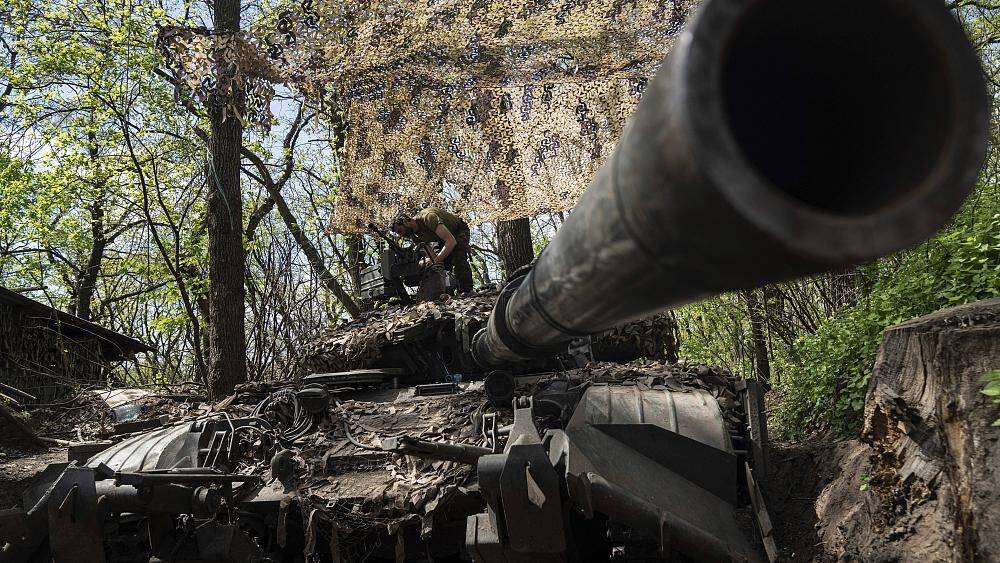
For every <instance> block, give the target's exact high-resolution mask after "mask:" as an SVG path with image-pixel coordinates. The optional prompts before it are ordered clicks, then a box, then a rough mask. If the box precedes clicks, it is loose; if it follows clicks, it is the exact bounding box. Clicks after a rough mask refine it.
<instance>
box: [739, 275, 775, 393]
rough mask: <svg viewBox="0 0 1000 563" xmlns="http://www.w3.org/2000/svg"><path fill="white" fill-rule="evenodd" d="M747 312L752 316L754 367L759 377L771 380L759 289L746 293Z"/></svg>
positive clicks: (751, 332)
mask: <svg viewBox="0 0 1000 563" xmlns="http://www.w3.org/2000/svg"><path fill="white" fill-rule="evenodd" d="M745 295H746V299H747V313H748V314H749V316H750V339H751V340H752V341H753V367H754V373H755V375H756V376H757V379H759V380H761V381H770V380H771V362H770V361H769V360H768V357H767V333H766V332H765V327H766V325H765V320H764V308H763V307H762V306H761V303H760V299H758V297H757V290H755V289H751V290H749V291H747V292H746V293H745Z"/></svg>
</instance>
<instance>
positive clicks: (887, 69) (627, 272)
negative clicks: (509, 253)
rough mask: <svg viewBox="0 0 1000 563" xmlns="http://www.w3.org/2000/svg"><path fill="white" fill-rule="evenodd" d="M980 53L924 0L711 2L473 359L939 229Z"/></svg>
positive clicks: (979, 96) (974, 121) (525, 351)
mask: <svg viewBox="0 0 1000 563" xmlns="http://www.w3.org/2000/svg"><path fill="white" fill-rule="evenodd" d="M988 116H989V102H988V98H987V93H986V88H985V82H984V79H983V74H982V70H981V68H980V66H979V60H978V57H977V55H976V53H975V51H974V50H973V48H972V46H971V45H970V44H969V42H968V40H967V38H966V36H965V34H964V32H963V30H962V28H961V26H960V25H959V24H958V22H957V21H956V20H955V18H954V17H953V16H952V15H951V13H950V12H949V11H948V10H947V9H946V7H945V6H944V5H943V3H941V2H940V1H937V0H906V1H903V0H843V1H840V2H815V1H802V0H707V1H706V2H704V3H703V4H702V6H701V7H700V9H699V10H698V12H697V13H696V14H695V15H694V16H693V19H692V20H691V21H690V22H689V23H688V25H687V27H686V28H685V29H684V30H683V32H682V33H681V34H680V35H679V37H678V39H677V41H676V43H675V44H674V46H673V48H672V51H671V53H670V55H669V56H668V57H667V58H666V59H665V60H664V62H663V64H662V65H661V67H660V70H659V72H658V73H657V74H656V76H655V77H654V78H653V79H651V80H650V81H649V84H648V85H647V86H646V88H645V92H644V94H643V99H642V101H641V102H640V103H639V105H638V107H637V108H636V110H635V112H634V114H633V116H632V117H631V119H630V121H629V124H628V125H627V127H626V128H625V131H624V132H623V134H622V137H621V139H620V141H619V142H618V144H617V146H616V147H615V149H614V151H613V153H612V154H611V156H610V157H609V158H608V159H607V161H606V162H605V163H604V165H603V166H602V167H601V168H600V170H599V172H598V173H597V175H596V177H595V178H594V179H593V181H592V182H591V184H590V186H589V187H588V189H587V191H586V192H585V193H584V195H583V197H582V198H581V200H580V202H579V203H578V204H577V205H576V207H575V208H574V210H573V212H572V214H571V215H570V216H569V218H568V219H567V220H566V222H565V223H564V224H563V225H562V226H561V228H560V229H559V232H558V234H557V236H556V237H555V238H554V239H553V240H552V242H551V244H549V246H548V247H547V248H546V249H545V251H544V252H543V253H542V254H541V256H540V257H539V259H538V261H537V263H536V264H535V266H534V268H533V269H532V270H531V272H530V273H529V274H528V275H527V276H526V277H525V278H523V280H522V281H521V283H520V284H519V285H516V286H513V287H508V289H507V290H505V292H504V294H503V295H502V297H501V299H500V301H499V302H498V304H497V307H496V308H495V309H494V310H493V313H492V314H491V316H490V320H489V322H488V325H487V327H486V328H485V329H483V330H482V331H481V332H480V333H479V334H478V335H477V336H476V339H475V341H474V343H473V354H474V356H475V357H476V360H477V362H479V363H480V364H482V365H484V366H493V365H502V364H504V363H505V362H510V361H518V360H520V359H524V358H527V357H531V356H537V355H543V354H548V353H551V352H552V350H553V347H554V346H558V345H560V344H564V343H565V342H566V341H568V340H571V339H573V338H575V337H579V336H584V335H590V334H596V333H599V332H602V331H604V330H607V329H609V328H611V327H613V326H615V325H617V324H620V323H622V322H626V321H629V320H632V319H636V318H640V317H642V316H645V315H648V314H650V313H653V312H656V311H661V310H663V309H666V308H669V307H674V306H679V305H682V304H686V303H690V302H692V301H695V300H697V299H700V298H704V297H707V296H711V295H714V294H718V293H721V292H724V291H729V290H737V289H746V288H752V287H757V286H760V285H764V284H767V283H772V282H777V281H782V280H787V279H793V278H797V277H802V276H806V275H810V274H816V273H819V272H823V271H829V270H833V269H837V268H842V267H846V266H849V265H853V264H858V263H862V262H865V261H869V260H872V259H875V258H878V257H881V256H885V255H887V254H890V253H893V252H896V251H899V250H902V249H905V248H908V247H911V246H913V245H915V244H918V243H919V242H921V241H923V240H925V239H926V238H928V237H930V236H931V235H932V234H933V233H934V232H936V231H937V230H938V229H940V228H941V227H942V226H944V225H945V224H946V223H947V222H948V221H949V219H950V218H951V217H952V216H953V214H954V213H955V211H956V210H957V209H958V208H959V207H960V206H961V204H962V202H963V201H964V199H965V197H966V196H967V195H968V193H969V190H970V189H971V187H972V186H973V185H974V184H975V182H976V180H977V178H978V175H979V170H980V167H981V165H982V162H983V159H984V157H985V151H986V146H987V132H988V126H989V119H988Z"/></svg>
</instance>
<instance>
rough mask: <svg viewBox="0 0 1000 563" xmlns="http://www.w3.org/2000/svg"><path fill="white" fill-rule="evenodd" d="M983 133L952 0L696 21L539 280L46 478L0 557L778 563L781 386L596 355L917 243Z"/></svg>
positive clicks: (975, 155)
mask: <svg viewBox="0 0 1000 563" xmlns="http://www.w3.org/2000/svg"><path fill="white" fill-rule="evenodd" d="M987 128H988V104H987V96H986V89H985V86H984V81H983V77H982V73H981V70H980V68H979V66H978V59H977V57H976V54H975V53H974V51H973V49H972V47H971V46H970V45H969V43H968V41H967V40H966V38H965V36H964V34H963V31H962V29H961V27H960V26H959V25H958V23H957V22H956V21H955V20H954V19H953V17H952V16H951V14H950V13H949V12H948V11H947V10H946V9H945V7H944V6H943V5H942V4H941V3H940V2H936V1H934V0H910V1H908V2H899V1H898V0H864V1H861V0H846V1H842V2H838V3H835V4H830V3H814V2H801V1H800V0H754V1H751V0H707V1H706V2H704V3H703V4H702V5H701V7H700V8H699V10H698V12H697V13H696V15H695V16H694V17H693V18H692V19H691V20H690V21H689V23H688V25H687V27H686V28H685V30H684V31H683V32H682V33H681V35H680V37H679V39H678V41H677V42H676V44H675V46H674V48H673V50H672V52H671V54H670V55H669V56H668V57H667V58H666V59H665V60H664V62H663V64H662V66H661V68H660V71H659V72H658V73H657V75H656V77H655V78H654V79H653V80H651V81H650V83H649V86H648V88H647V90H646V91H645V94H644V97H643V100H642V102H641V103H640V104H639V106H638V108H637V110H636V112H635V114H634V115H633V116H632V118H631V119H630V122H629V125H628V126H627V128H626V130H625V132H624V134H623V136H622V138H621V140H620V141H619V143H618V145H617V146H616V149H615V151H614V153H613V155H612V156H611V157H610V158H609V160H608V161H607V162H606V163H605V165H604V166H603V167H602V168H601V170H600V171H599V173H598V174H597V176H596V177H595V178H594V180H593V182H592V184H591V185H590V187H589V188H588V190H587V191H586V193H585V195H584V196H583V198H582V200H581V201H580V202H579V203H578V205H577V206H576V208H575V209H574V211H573V213H572V214H571V215H570V217H569V219H568V220H567V221H566V222H565V224H564V225H563V226H562V227H561V229H560V230H559V232H558V234H557V235H556V236H555V238H554V239H553V240H552V242H551V244H550V245H549V246H548V247H547V248H546V249H545V250H544V251H543V252H542V253H541V255H540V257H539V258H538V260H537V261H536V262H535V263H534V264H533V266H532V268H531V269H530V270H528V271H526V272H524V273H522V275H519V276H517V277H515V278H514V279H513V280H511V281H510V282H509V283H507V284H506V286H505V287H504V288H503V289H502V290H501V291H500V292H499V294H498V295H496V296H488V295H483V296H479V297H475V298H472V299H471V300H458V299H455V300H450V301H446V302H444V303H441V302H436V303H423V304H420V305H416V306H410V307H404V308H398V309H386V310H383V311H379V312H377V313H375V314H373V315H371V316H370V317H368V318H366V319H364V320H362V321H359V322H358V323H356V324H354V325H350V326H347V327H341V328H340V329H338V330H335V331H332V332H331V333H329V334H327V335H326V336H325V337H324V338H323V339H321V340H320V341H319V343H317V344H316V345H315V346H314V347H313V348H312V349H311V350H310V351H309V354H308V359H307V360H306V362H305V364H304V367H305V368H306V369H305V373H303V374H302V377H298V378H296V379H295V380H294V381H288V382H280V383H277V384H272V385H255V386H253V385H252V386H246V387H243V388H241V389H239V390H238V392H237V393H236V395H234V397H232V398H231V399H227V400H226V401H223V402H222V403H220V404H216V405H206V406H205V407H204V409H202V411H201V413H202V414H201V415H200V416H197V417H195V418H193V419H192V418H188V419H185V420H181V421H172V422H170V423H167V424H166V425H165V426H162V427H159V428H152V429H149V430H140V431H136V432H133V433H131V434H130V435H118V436H116V437H115V440H116V443H115V444H113V445H111V446H110V447H108V448H107V449H106V450H104V451H102V452H99V453H97V454H95V455H92V456H91V457H89V458H88V459H86V460H83V461H84V462H83V463H81V464H79V465H78V466H70V467H64V468H60V467H56V468H53V469H52V471H47V472H46V474H44V475H43V477H42V478H41V479H40V481H39V483H37V484H36V486H33V487H31V490H30V491H28V492H26V501H25V509H24V510H22V511H14V512H8V513H6V514H4V515H3V516H2V518H3V520H2V521H0V523H2V524H3V525H2V526H0V530H3V533H4V537H2V538H0V544H2V545H4V547H3V549H4V551H3V555H4V557H5V558H6V559H13V560H16V561H20V560H48V559H49V558H51V557H54V558H55V559H56V560H57V561H59V560H86V561H104V560H109V559H110V560H115V561H163V560H171V559H180V560H191V561H301V560H310V561H312V560H318V561H343V560H348V561H352V560H387V561H388V560H394V561H427V560H458V559H471V560H474V561H478V562H484V563H492V562H501V561H503V562H511V561H567V562H582V561H611V560H614V561H725V560H733V561H760V560H771V561H774V560H776V559H778V558H779V557H780V555H781V553H780V546H777V545H776V544H775V542H774V538H773V537H772V525H771V521H770V518H769V516H768V513H767V502H766V501H767V499H766V498H765V495H764V494H763V490H764V488H763V487H762V486H761V485H762V483H764V482H766V480H767V473H768V456H767V428H766V423H765V419H764V409H763V390H764V386H763V385H762V384H761V383H760V382H756V381H752V380H751V381H743V380H738V379H736V378H733V377H732V376H730V375H729V374H726V373H722V372H720V371H718V370H714V369H712V368H709V367H707V366H696V365H690V364H686V363H683V362H678V363H663V362H662V361H659V362H654V361H648V360H639V361H633V362H631V363H628V364H613V363H600V362H596V361H595V360H596V359H600V358H599V357H595V350H600V349H602V346H600V345H596V346H595V342H596V343H600V341H601V338H606V337H608V336H607V335H608V334H609V332H608V331H611V333H610V334H612V335H613V334H618V335H619V336H620V335H621V334H627V330H624V331H623V329H622V327H623V326H628V325H627V323H631V322H636V321H637V320H638V319H645V318H648V316H649V315H652V314H658V313H662V311H663V310H665V309H667V308H669V307H673V306H677V305H681V304H684V303H687V302H690V301H693V300H696V299H699V298H702V297H705V296H709V295H713V294H716V293H719V292H722V291H728V290H735V289H742V288H749V287H755V286H758V285H761V284H766V283H771V282H776V281H780V280H784V279H790V278H794V277H799V276H805V275H810V274H815V273H817V272H822V271H826V270H831V269H838V268H843V267H847V266H849V265H852V264H856V263H860V262H864V261H867V260H872V259H875V258H878V257H880V256H884V255H886V254H889V253H892V252H896V251H898V250H901V249H904V248H907V247H909V246H912V245H914V244H917V243H919V242H920V241H922V240H924V239H926V238H927V237H929V236H931V235H932V234H933V233H934V232H935V231H936V230H937V229H939V228H940V227H941V226H943V225H944V224H945V223H946V222H947V221H948V220H949V219H950V217H951V216H952V215H953V213H954V212H955V211H956V210H957V209H958V207H959V206H960V205H961V203H962V201H963V199H964V198H965V196H966V195H967V194H968V192H969V190H970V189H971V187H972V185H973V184H974V183H975V181H976V179H977V175H978V173H979V168H980V166H981V163H982V160H983V158H984V154H985V150H986V139H987ZM706 223H708V224H710V225H711V228H699V227H701V226H702V225H704V224H706ZM404 281H405V280H404ZM383 285H384V284H383ZM404 286H405V283H404ZM372 287H374V286H372ZM380 287H381V286H380ZM399 289H400V287H399V284H396V286H395V290H399ZM379 291H380V292H381V293H379V295H382V294H383V293H385V291H382V289H379ZM402 291H405V287H404V289H403V290H402ZM397 293H398V292H397ZM641 322H645V321H641ZM650 326H656V325H655V323H654V324H652V325H650ZM359 335H361V336H359ZM601 335H604V336H601ZM664 347H665V346H664ZM603 348H604V350H605V352H604V353H607V350H609V349H610V350H611V354H612V355H614V354H618V355H617V356H615V358H614V359H617V360H622V361H624V360H630V359H632V358H633V357H634V354H633V355H630V354H629V353H624V352H623V351H622V347H621V346H616V345H610V346H609V345H605V346H604V347H603ZM636 348H637V350H639V352H638V354H641V355H646V354H647V353H648V348H644V347H642V346H638V347H636ZM654 348H656V347H654ZM598 356H600V353H598ZM153 424H163V423H162V422H158V423H156V422H154V423H153ZM135 428H136V427H134V426H133V427H132V429H133V430H134V429H135Z"/></svg>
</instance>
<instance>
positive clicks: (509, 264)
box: [497, 217, 535, 279]
mask: <svg viewBox="0 0 1000 563" xmlns="http://www.w3.org/2000/svg"><path fill="white" fill-rule="evenodd" d="M497 250H498V251H499V254H500V260H501V261H502V262H503V271H504V275H505V276H506V277H507V278H508V279H509V278H510V275H511V274H513V273H514V272H515V271H516V270H517V269H518V268H520V267H521V266H525V265H527V264H530V263H531V261H532V260H534V259H535V250H534V248H533V247H532V245H531V223H529V222H528V218H527V217H522V218H521V219H514V220H513V221H497Z"/></svg>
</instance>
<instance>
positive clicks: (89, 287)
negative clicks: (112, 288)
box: [73, 199, 107, 321]
mask: <svg viewBox="0 0 1000 563" xmlns="http://www.w3.org/2000/svg"><path fill="white" fill-rule="evenodd" d="M90 230H91V233H92V235H93V238H94V242H93V244H92V245H91V247H90V256H88V257H87V265H86V266H84V268H83V270H81V271H80V276H79V278H78V279H77V284H76V288H75V290H76V291H75V293H76V295H75V297H76V298H75V301H76V311H73V313H74V314H76V316H78V317H80V318H81V319H83V320H85V321H89V320H91V317H92V316H93V314H92V313H91V310H92V309H93V304H94V291H95V290H96V289H97V276H98V275H99V274H100V273H101V262H102V261H103V260H104V249H105V248H106V247H107V240H106V239H105V236H104V202H103V201H101V200H100V199H97V200H96V201H94V203H93V204H92V205H91V206H90Z"/></svg>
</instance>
